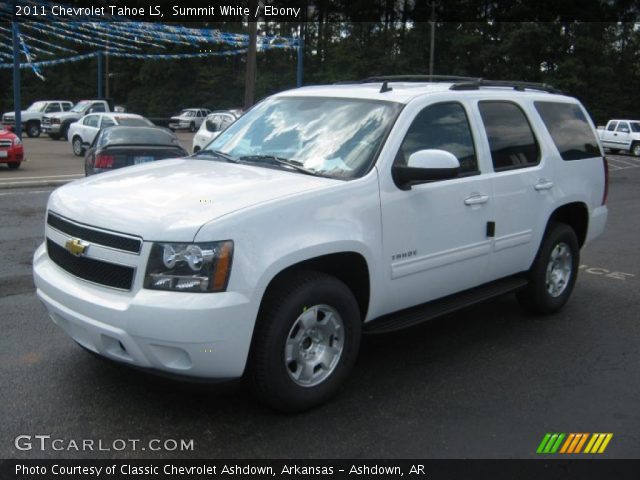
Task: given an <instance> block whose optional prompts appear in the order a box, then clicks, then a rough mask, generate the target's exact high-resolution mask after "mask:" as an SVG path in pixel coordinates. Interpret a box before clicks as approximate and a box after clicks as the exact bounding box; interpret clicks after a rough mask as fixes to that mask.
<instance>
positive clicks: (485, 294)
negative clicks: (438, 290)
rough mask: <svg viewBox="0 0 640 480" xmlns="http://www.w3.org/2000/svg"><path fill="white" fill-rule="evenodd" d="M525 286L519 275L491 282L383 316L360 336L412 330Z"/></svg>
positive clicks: (364, 326)
mask: <svg viewBox="0 0 640 480" xmlns="http://www.w3.org/2000/svg"><path fill="white" fill-rule="evenodd" d="M527 283H528V281H527V279H526V278H525V277H524V276H522V275H517V276H512V277H506V278H503V279H501V280H496V281H495V282H491V283H487V284H485V285H481V286H479V287H475V288H471V289H469V290H465V291H463V292H460V293H456V294H453V295H449V296H448V297H444V298H441V299H439V300H434V301H432V302H429V303H423V304H422V305H417V306H415V307H411V308H407V309H405V310H400V311H399V312H394V313H390V314H387V315H383V316H382V317H378V318H376V319H374V320H371V321H370V322H367V323H365V324H364V325H363V329H362V330H363V333H366V334H379V333H388V332H394V331H396V330H402V329H403V328H408V327H412V326H414V325H417V324H419V323H422V322H426V321H427V320H432V319H434V318H436V317H441V316H442V315H446V314H448V313H451V312H455V311H456V310H460V309H462V308H466V307H468V306H470V305H474V304H476V303H480V302H484V301H485V300H489V299H490V298H494V297H497V296H499V295H503V294H505V293H510V292H513V291H514V290H518V289H519V288H522V287H524V286H526V285H527Z"/></svg>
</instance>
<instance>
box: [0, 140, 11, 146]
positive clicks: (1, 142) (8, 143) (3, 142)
mask: <svg viewBox="0 0 640 480" xmlns="http://www.w3.org/2000/svg"><path fill="white" fill-rule="evenodd" d="M12 143H13V140H0V147H10V146H11V144H12Z"/></svg>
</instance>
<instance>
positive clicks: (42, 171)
mask: <svg viewBox="0 0 640 480" xmlns="http://www.w3.org/2000/svg"><path fill="white" fill-rule="evenodd" d="M177 135H178V138H179V139H180V142H181V143H182V145H183V147H185V148H186V150H187V151H191V144H192V141H193V136H194V134H193V133H189V132H178V133H177ZM23 142H24V151H25V158H26V159H27V161H26V162H23V163H22V165H21V166H20V168H19V169H17V170H10V169H9V167H7V166H6V165H5V164H0V189H3V188H24V187H38V186H40V187H44V186H55V185H61V184H63V183H66V182H69V181H71V180H75V179H77V178H82V177H84V159H83V158H82V157H76V156H75V155H74V154H73V152H72V150H71V144H70V143H69V142H67V141H65V140H51V139H50V138H49V137H47V136H46V135H41V136H40V137H38V138H29V137H27V136H25V137H24V139H23Z"/></svg>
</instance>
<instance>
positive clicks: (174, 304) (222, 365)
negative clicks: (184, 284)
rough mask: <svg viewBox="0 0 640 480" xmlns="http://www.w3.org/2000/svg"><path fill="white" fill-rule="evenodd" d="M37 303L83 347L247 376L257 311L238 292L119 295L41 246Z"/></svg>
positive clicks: (179, 371)
mask: <svg viewBox="0 0 640 480" xmlns="http://www.w3.org/2000/svg"><path fill="white" fill-rule="evenodd" d="M33 273H34V282H35V285H36V291H37V295H38V298H39V299H40V300H41V301H42V302H43V303H44V305H45V307H46V308H47V310H48V313H49V316H50V317H51V319H52V320H53V321H54V322H55V323H56V324H57V325H58V326H60V327H61V328H62V329H63V330H64V331H65V333H66V334H67V335H69V336H70V337H71V338H73V340H75V341H76V342H78V343H79V344H80V345H82V346H83V347H84V348H87V349H89V350H91V351H92V352H95V353H97V354H99V355H102V356H104V357H107V358H109V359H111V360H116V361H118V362H121V363H124V364H129V365H131V366H135V367H140V368H143V369H153V370H157V371H161V372H166V373H169V374H172V375H180V376H187V377H196V378H201V379H224V378H237V377H240V376H242V374H243V372H244V368H245V364H246V361H247V357H248V353H249V346H250V344H251V336H252V333H253V327H254V323H255V318H256V315H257V310H258V307H257V305H255V304H254V303H253V302H252V301H251V299H250V298H249V297H247V296H245V295H243V294H240V293H236V292H224V293H212V294H199V293H185V292H162V291H154V290H146V289H139V290H138V291H134V292H121V291H116V290H112V289H109V288H106V287H101V286H98V285H94V284H91V283H89V282H86V281H84V280H81V279H79V278H76V277H74V276H73V275H71V274H69V273H68V272H66V271H65V270H63V269H61V268H60V267H58V265H56V264H55V263H53V262H52V261H51V260H50V259H49V256H48V255H47V252H46V248H45V246H44V244H43V245H41V246H40V247H39V248H38V249H37V250H36V252H35V254H34V259H33Z"/></svg>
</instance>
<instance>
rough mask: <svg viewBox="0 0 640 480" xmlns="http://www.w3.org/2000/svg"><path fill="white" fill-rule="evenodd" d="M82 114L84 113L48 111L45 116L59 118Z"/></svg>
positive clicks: (76, 116)
mask: <svg viewBox="0 0 640 480" xmlns="http://www.w3.org/2000/svg"><path fill="white" fill-rule="evenodd" d="M83 115H84V113H80V112H78V113H77V112H56V113H48V114H46V115H45V117H47V118H60V119H65V118H80V117H82V116H83Z"/></svg>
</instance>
